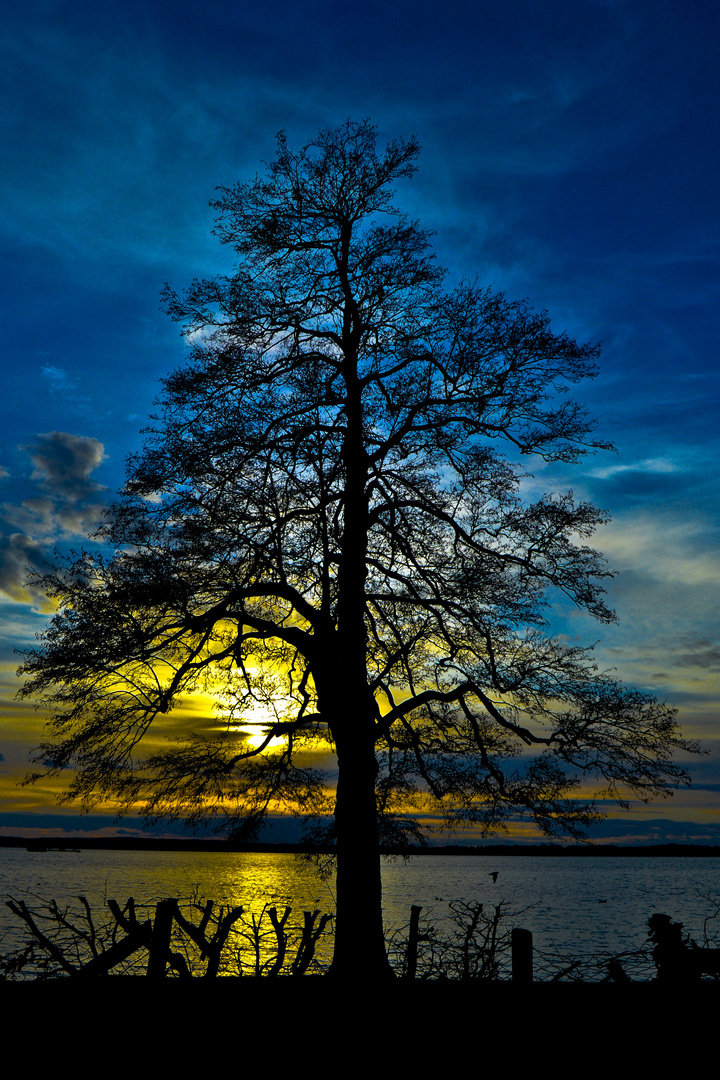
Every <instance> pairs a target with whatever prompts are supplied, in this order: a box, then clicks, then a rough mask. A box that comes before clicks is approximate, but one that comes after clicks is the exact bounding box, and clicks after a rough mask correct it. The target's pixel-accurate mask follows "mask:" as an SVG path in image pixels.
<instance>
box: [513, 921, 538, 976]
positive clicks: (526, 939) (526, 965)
mask: <svg viewBox="0 0 720 1080" xmlns="http://www.w3.org/2000/svg"><path fill="white" fill-rule="evenodd" d="M511 942H512V980H513V982H519V983H524V984H526V985H527V984H528V983H531V982H532V981H533V943H532V932H531V931H530V930H520V929H519V928H518V927H515V929H514V930H513V932H512V939H511Z"/></svg>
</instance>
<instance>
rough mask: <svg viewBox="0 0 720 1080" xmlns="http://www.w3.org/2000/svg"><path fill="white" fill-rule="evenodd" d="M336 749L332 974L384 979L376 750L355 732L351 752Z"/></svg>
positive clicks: (387, 967)
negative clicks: (336, 779) (335, 902)
mask: <svg viewBox="0 0 720 1080" xmlns="http://www.w3.org/2000/svg"><path fill="white" fill-rule="evenodd" d="M337 749H338V786H337V798H336V804H335V827H336V836H337V917H336V924H335V952H334V955H333V962H332V967H331V970H330V974H331V975H332V976H333V977H340V978H343V979H353V980H355V979H359V980H363V981H365V980H378V979H382V980H385V979H389V978H391V977H392V974H393V973H392V969H391V967H390V964H389V962H388V958H387V952H386V949H385V934H384V930H383V919H382V878H381V873H380V852H379V847H378V822H377V809H376V803H375V780H376V776H377V762H376V760H375V753H374V747H373V743H372V741H370V740H368V739H367V737H366V738H365V739H363V740H362V741H361V740H360V739H359V738H358V735H357V733H354V735H353V737H352V739H351V740H350V742H349V745H348V746H347V748H344V747H342V745H338V748H337Z"/></svg>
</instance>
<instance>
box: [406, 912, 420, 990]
mask: <svg viewBox="0 0 720 1080" xmlns="http://www.w3.org/2000/svg"><path fill="white" fill-rule="evenodd" d="M421 911H422V908H421V907H418V906H417V905H416V904H413V905H412V907H411V908H410V933H409V934H408V943H407V977H408V979H414V978H415V975H416V972H417V953H418V939H419V927H420V912H421Z"/></svg>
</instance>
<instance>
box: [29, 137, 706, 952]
mask: <svg viewBox="0 0 720 1080" xmlns="http://www.w3.org/2000/svg"><path fill="white" fill-rule="evenodd" d="M418 149H419V148H418V145H417V143H416V142H415V141H414V140H412V139H411V140H409V141H397V142H392V143H390V144H389V145H388V146H387V147H386V149H385V150H384V152H382V153H379V152H378V151H377V149H376V132H375V129H374V128H373V126H372V125H371V124H370V123H369V122H367V121H366V122H362V123H352V122H349V121H348V122H347V123H346V124H344V125H342V126H341V127H339V128H336V129H333V130H325V131H322V132H321V133H320V134H319V135H318V137H317V138H316V139H315V140H314V141H313V142H311V143H310V144H308V145H307V146H306V147H304V148H303V149H302V150H300V151H298V152H293V151H291V150H290V149H289V148H288V146H287V142H286V139H285V136H284V135H283V134H281V135H279V136H278V144H277V157H276V159H275V160H274V161H273V162H272V163H271V164H270V165H269V166H268V168H267V172H266V174H265V175H264V176H263V177H258V178H256V179H255V180H254V181H252V182H249V183H239V184H237V185H235V186H234V187H232V188H222V189H220V192H219V197H218V199H217V201H216V202H215V203H214V206H215V208H216V210H217V227H216V234H217V236H218V238H219V239H220V241H221V242H222V243H224V244H227V245H230V247H231V248H232V249H233V250H234V252H235V254H236V257H237V262H236V266H235V268H234V270H233V271H232V272H231V273H230V274H228V275H226V276H221V277H218V278H216V279H213V280H209V281H198V280H195V281H193V283H192V284H191V286H190V287H189V289H187V291H186V292H185V293H184V294H178V293H176V292H175V291H173V290H172V289H170V288H169V287H166V289H165V292H164V300H165V304H166V307H167V310H168V312H169V313H170V315H171V316H172V317H173V318H175V319H177V320H179V321H181V322H182V323H183V324H184V333H185V335H186V337H187V342H188V347H189V353H190V357H189V361H188V363H187V365H186V366H185V367H183V368H182V369H181V370H178V371H177V372H175V373H174V374H172V375H171V376H170V377H169V378H167V379H165V380H164V384H163V385H164V389H163V394H162V397H161V399H160V402H159V410H160V411H159V413H158V415H157V417H155V418H154V422H153V427H152V429H151V431H150V434H149V437H148V441H147V445H146V448H145V450H144V451H143V452H142V453H141V454H140V455H139V456H137V457H136V458H134V459H132V460H131V461H130V463H129V469H128V480H127V485H126V488H125V491H124V493H123V496H122V498H121V500H120V501H119V502H118V503H117V505H115V506H114V507H113V508H112V510H111V511H110V513H109V516H108V518H107V521H106V522H105V523H104V525H103V526H102V528H101V531H100V534H99V538H100V539H101V540H102V541H104V543H105V545H106V548H107V550H108V551H109V555H108V556H107V557H104V556H102V555H98V554H97V553H90V552H84V553H81V554H80V555H79V556H77V557H76V558H74V559H73V560H70V561H68V562H67V563H65V564H63V565H61V566H58V568H57V569H56V570H55V571H54V572H53V573H51V574H49V575H48V576H46V577H44V578H42V579H41V581H40V584H41V585H42V587H44V588H45V589H46V590H47V591H48V592H49V593H50V594H51V595H52V596H53V597H54V598H55V600H56V601H57V603H58V605H59V610H58V613H57V615H56V616H55V618H54V619H53V621H52V624H51V625H50V627H49V629H48V630H47V632H46V634H45V636H44V639H43V640H42V642H41V643H40V645H39V647H38V648H37V649H35V650H33V651H31V652H30V653H28V654H27V655H26V657H25V663H24V665H23V668H21V671H22V672H23V673H24V674H25V675H26V676H27V681H26V682H25V684H24V686H23V689H22V693H23V694H24V695H33V696H35V697H36V698H37V699H38V700H39V701H40V703H41V704H42V706H43V707H44V708H50V709H51V710H52V719H51V720H50V730H51V740H50V741H49V742H48V743H46V744H45V745H43V746H42V747H40V748H39V750H38V752H37V761H38V762H39V763H40V764H41V766H42V767H43V768H44V769H46V770H47V769H49V770H51V771H59V770H63V769H66V768H69V767H71V768H72V770H73V780H72V783H71V785H70V787H69V789H68V794H69V797H71V798H78V799H80V800H82V801H84V802H85V803H87V804H89V803H91V802H93V801H94V800H97V799H109V800H113V801H114V802H115V803H116V804H118V805H125V806H128V807H129V806H135V807H137V806H139V807H141V808H143V809H144V810H145V812H146V813H147V814H148V815H149V816H151V817H152V816H170V817H179V818H182V819H185V820H186V821H187V822H188V823H189V824H190V825H194V824H197V823H198V822H199V821H200V820H202V819H204V818H206V817H208V816H212V815H216V818H217V820H218V823H219V824H220V825H221V826H222V827H223V828H226V829H228V830H229V831H230V832H232V833H233V834H234V835H236V836H239V837H251V836H253V835H255V834H256V831H257V828H258V826H259V824H260V823H261V821H262V819H263V817H264V815H265V814H267V812H268V811H272V810H277V809H279V808H282V807H284V808H285V809H287V810H289V811H291V812H294V813H298V814H301V815H303V816H305V817H306V818H307V820H308V822H310V823H313V822H314V823H315V826H316V831H315V832H314V833H313V835H314V837H315V838H316V839H317V838H318V837H319V836H321V835H322V836H323V837H324V839H325V840H326V841H330V840H332V842H333V843H335V844H336V850H337V860H338V862H337V868H338V869H337V872H338V878H337V889H338V912H337V939H336V940H337V946H336V947H337V950H338V952H337V953H336V956H337V957H339V958H342V957H344V956H347V955H348V954H349V952H350V951H351V950H355V949H356V948H358V947H360V948H361V949H365V951H366V955H367V957H368V963H373V962H376V963H377V965H378V966H380V967H382V964H383V958H384V954H383V949H382V918H381V910H380V871H379V859H378V846H379V844H380V843H389V844H392V845H394V846H398V845H401V844H404V843H406V842H407V841H408V840H412V839H417V838H419V837H420V835H421V833H422V828H421V821H422V819H423V814H424V813H425V811H429V808H430V804H433V805H434V807H435V810H433V811H432V813H433V814H435V815H437V816H439V818H440V820H441V821H442V822H443V824H444V825H445V826H447V827H448V828H450V829H452V828H455V827H459V826H461V825H462V824H464V823H471V824H473V825H474V826H476V827H479V828H480V829H482V830H486V831H494V830H497V829H499V828H502V827H503V826H504V825H505V824H506V823H507V822H508V821H509V820H510V819H512V818H516V817H518V816H519V817H522V818H528V819H530V820H531V821H533V822H535V823H536V825H537V826H539V828H540V829H541V830H543V831H544V832H545V833H548V834H563V833H565V834H569V835H570V836H579V835H581V833H582V829H583V826H585V825H587V824H588V823H589V822H590V821H592V820H593V819H594V817H595V816H597V813H598V811H597V808H596V807H595V806H594V805H593V803H592V800H587V799H583V798H579V797H576V796H578V794H579V793H578V791H577V790H576V789H577V788H578V786H579V785H580V783H581V782H582V783H583V784H587V781H586V779H585V778H586V777H592V778H594V781H595V782H596V783H597V787H598V793H604V794H605V795H609V796H611V797H613V798H615V799H619V800H620V801H621V802H622V801H627V800H628V799H629V798H641V799H646V798H649V797H652V796H655V795H658V794H664V793H666V792H667V791H669V790H670V789H671V788H672V787H674V786H677V784H678V783H681V782H683V781H685V779H686V777H685V774H684V772H683V770H682V768H681V767H680V766H679V765H678V764H677V763H676V761H675V760H674V755H675V752H676V751H678V750H680V749H685V750H692V749H694V745H693V744H691V743H688V742H686V741H684V740H683V739H682V738H681V736H680V733H679V730H678V728H677V726H676V721H675V715H674V711H673V710H672V709H670V708H668V707H667V706H665V705H663V704H661V703H658V702H657V701H655V700H654V699H652V698H651V697H649V696H647V695H646V694H644V693H641V692H639V691H637V690H633V689H627V688H625V687H623V686H621V685H620V684H618V682H617V681H615V679H614V678H613V677H612V676H611V675H608V674H607V673H602V672H599V671H597V670H596V669H595V667H594V665H593V663H592V656H591V652H590V650H588V649H585V648H581V647H576V646H572V645H568V644H564V643H562V642H561V641H559V640H557V639H555V638H553V637H552V635H551V634H550V633H549V630H548V623H547V612H548V604H549V603H551V602H552V600H553V598H554V597H557V596H558V595H560V596H563V597H565V598H569V600H570V601H572V602H573V603H574V604H575V605H577V607H578V608H579V609H581V610H583V611H585V612H588V613H589V614H590V615H592V616H593V617H594V618H595V619H597V620H599V621H600V622H607V621H609V620H611V619H612V618H613V614H612V612H611V611H609V610H608V608H607V607H606V605H605V602H604V599H603V597H604V593H603V589H602V583H603V580H604V579H605V578H606V577H607V576H608V574H609V571H608V569H607V567H606V565H605V562H604V561H603V559H602V557H601V556H600V555H599V554H598V553H597V552H596V551H594V550H593V549H592V548H590V547H588V546H586V543H585V541H586V540H587V539H588V538H589V537H590V536H591V534H592V533H593V531H594V529H595V527H596V526H597V525H598V524H599V523H601V522H603V521H604V520H605V518H604V515H603V513H602V512H601V511H599V510H598V509H596V508H595V507H593V506H591V505H589V504H588V503H585V502H576V501H575V500H574V498H573V496H572V494H571V493H564V494H554V493H548V494H546V495H544V496H543V497H542V498H540V499H539V500H536V501H528V500H527V499H525V498H524V497H523V486H522V482H523V479H524V476H525V474H524V471H523V469H522V467H521V463H523V462H524V461H531V460H532V458H533V457H534V458H541V459H544V460H545V461H547V462H560V463H563V462H573V461H575V460H577V458H578V457H579V456H580V455H582V454H584V453H587V452H588V451H592V450H596V449H599V448H601V447H603V446H604V445H605V444H603V443H601V442H598V441H596V440H595V439H594V438H593V434H592V433H593V423H592V422H591V421H590V420H589V419H588V417H587V415H586V413H585V411H584V409H583V408H582V407H581V406H580V405H578V404H577V403H576V402H574V401H573V400H572V398H571V397H570V396H569V391H570V390H571V388H572V387H573V386H574V384H576V383H578V382H579V381H580V380H583V379H587V378H591V377H593V376H594V375H595V373H596V363H597V358H598V348H597V347H596V346H593V345H586V344H578V343H576V342H575V341H573V340H572V339H571V338H569V337H568V336H567V335H566V334H564V333H560V334H559V333H556V332H555V331H554V330H553V329H552V328H551V324H550V319H549V317H548V315H547V313H544V312H542V313H537V312H535V311H533V310H531V308H530V307H529V306H528V305H527V304H526V303H525V302H515V301H510V300H508V299H507V298H506V297H505V296H504V295H503V294H502V293H498V292H494V291H492V290H490V289H485V288H482V287H480V286H478V285H477V284H475V283H472V282H462V283H461V284H460V285H458V286H457V287H456V288H454V289H452V290H446V289H445V288H444V285H443V280H444V276H445V275H444V273H443V271H442V270H441V269H440V268H438V266H437V265H436V263H435V261H434V257H433V253H432V250H431V248H430V244H429V235H430V234H429V233H428V232H426V231H423V230H422V229H421V228H420V227H419V226H418V224H417V223H416V222H414V221H412V220H410V219H409V218H408V217H407V216H406V215H404V214H403V213H401V212H400V211H399V210H398V209H397V208H396V207H395V206H394V205H393V197H394V191H393V185H394V184H396V183H397V182H398V181H401V180H404V179H407V178H409V177H410V176H411V175H412V173H413V172H414V170H415V159H416V156H417V154H418ZM199 690H202V691H204V692H206V693H210V694H211V695H213V696H214V697H215V699H216V701H217V707H218V716H217V719H216V722H215V723H213V724H206V725H205V727H204V729H201V730H198V731H195V732H194V733H193V734H191V735H190V736H189V737H188V738H187V739H186V740H184V741H183V742H174V741H173V742H170V743H169V744H168V745H167V746H166V747H165V748H162V749H160V750H154V752H152V753H151V754H149V755H148V754H146V753H144V752H143V740H145V741H147V738H148V733H149V732H150V731H151V729H152V730H153V731H154V730H155V728H157V727H158V724H161V723H162V717H163V716H164V714H166V713H168V712H169V711H170V710H172V709H173V707H174V706H176V705H177V704H178V703H181V702H182V701H183V700H184V699H186V698H187V696H188V695H189V694H191V693H193V692H197V691H199ZM258 718H259V721H260V722H261V725H262V728H261V729H262V733H263V737H262V738H260V739H250V738H248V735H247V731H246V730H244V729H243V726H242V725H243V721H244V720H245V721H246V720H248V719H255V720H258ZM328 754H331V755H333V759H334V760H335V761H336V766H335V768H336V776H337V782H336V783H333V782H331V781H328V775H327V772H326V771H324V769H323V768H320V767H318V766H319V765H321V764H323V762H326V760H327V755H328ZM328 820H332V826H331V827H327V821H328ZM323 829H324V832H323ZM359 912H363V914H359ZM358 921H360V922H362V923H363V926H364V929H363V930H362V931H361V930H360V929H359V926H358ZM358 935H360V936H358ZM363 935H365V936H364V938H363ZM371 958H374V960H373V959H371ZM342 962H343V961H342V959H339V960H338V964H339V965H341V964H342Z"/></svg>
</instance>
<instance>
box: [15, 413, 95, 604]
mask: <svg viewBox="0 0 720 1080" xmlns="http://www.w3.org/2000/svg"><path fill="white" fill-rule="evenodd" d="M37 438H38V440H39V441H38V443H37V444H35V445H31V446H24V447H22V449H23V450H24V451H25V452H26V453H27V454H29V455H30V457H31V459H32V462H33V465H34V466H35V468H34V471H33V474H32V477H31V479H32V480H34V481H35V482H36V484H37V485H38V486H39V487H40V488H42V489H43V491H44V492H46V494H44V495H42V496H31V497H30V498H28V499H24V500H23V501H22V502H21V503H17V504H15V503H4V504H3V507H2V510H3V513H2V519H3V520H4V522H5V524H6V526H7V534H6V535H4V536H2V535H0V591H2V592H4V593H6V594H7V595H8V596H10V597H12V599H13V600H20V601H23V600H24V601H28V600H29V599H30V595H29V594H28V592H27V591H26V590H25V588H24V585H25V582H26V581H27V578H28V572H32V571H40V572H45V571H47V570H48V569H49V566H50V565H51V562H52V560H51V558H50V553H51V551H50V549H51V547H52V546H54V544H55V543H56V542H57V541H58V540H60V539H62V538H63V537H68V536H84V537H86V536H88V535H89V534H91V533H92V532H94V531H95V528H96V527H97V525H98V523H99V521H100V519H101V517H102V512H103V509H104V507H103V504H102V503H101V502H98V501H97V497H98V495H99V494H100V493H101V492H103V491H105V490H106V489H105V487H104V486H103V485H102V484H98V483H96V481H94V480H91V479H90V474H91V473H92V472H93V470H94V469H96V468H97V467H98V465H100V463H101V462H102V461H103V460H104V458H105V448H104V447H103V444H102V443H101V442H99V441H98V440H97V439H93V438H90V437H88V436H83V435H70V434H69V433H68V432H64V431H50V432H48V433H47V434H44V435H38V437H37Z"/></svg>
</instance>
